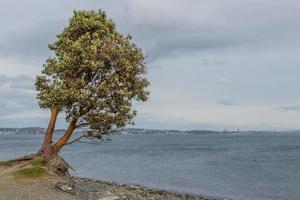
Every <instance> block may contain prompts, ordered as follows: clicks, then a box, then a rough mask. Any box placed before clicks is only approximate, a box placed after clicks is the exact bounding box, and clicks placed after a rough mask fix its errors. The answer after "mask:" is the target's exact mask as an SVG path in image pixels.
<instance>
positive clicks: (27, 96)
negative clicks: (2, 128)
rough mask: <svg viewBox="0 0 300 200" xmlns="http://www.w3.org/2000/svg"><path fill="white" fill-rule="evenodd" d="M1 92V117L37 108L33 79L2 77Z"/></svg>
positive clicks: (0, 78) (0, 77)
mask: <svg viewBox="0 0 300 200" xmlns="http://www.w3.org/2000/svg"><path fill="white" fill-rule="evenodd" d="M0 91H1V93H0V106H1V110H0V116H1V117H5V116H7V115H11V114H16V113H19V112H23V111H24V110H32V109H35V108H36V107H37V103H36V100H35V94H36V93H35V90H34V80H33V79H32V77H29V76H25V75H20V76H14V77H10V76H5V75H0Z"/></svg>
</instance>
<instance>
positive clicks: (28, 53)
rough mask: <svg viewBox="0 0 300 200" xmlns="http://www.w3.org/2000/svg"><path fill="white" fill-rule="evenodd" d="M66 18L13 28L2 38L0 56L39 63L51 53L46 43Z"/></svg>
mask: <svg viewBox="0 0 300 200" xmlns="http://www.w3.org/2000/svg"><path fill="white" fill-rule="evenodd" d="M65 24H66V20H55V21H44V22H41V23H38V24H36V25H34V26H28V27H26V28H21V29H19V30H15V31H14V32H11V33H10V34H8V35H6V36H4V37H3V38H2V40H3V41H2V42H1V43H0V49H1V52H0V56H1V57H2V58H3V57H6V58H7V57H8V58H14V59H16V58H17V59H18V60H20V61H22V62H23V63H24V62H25V63H34V64H40V63H41V62H44V61H45V60H46V59H47V57H49V56H50V55H51V52H50V50H49V49H48V44H49V43H52V42H53V41H55V37H56V35H57V34H58V33H60V32H61V31H62V30H63V27H64V26H65Z"/></svg>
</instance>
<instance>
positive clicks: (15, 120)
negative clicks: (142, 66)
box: [0, 0, 300, 130]
mask: <svg viewBox="0 0 300 200" xmlns="http://www.w3.org/2000/svg"><path fill="white" fill-rule="evenodd" d="M75 9H104V10H105V11H106V12H107V14H108V16H109V17H110V18H112V19H113V20H115V22H116V24H117V27H118V29H119V31H121V32H122V33H125V34H127V33H130V34H131V35H133V39H134V41H135V42H136V43H137V44H138V45H139V46H140V47H141V48H142V49H143V50H144V52H145V54H146V55H147V63H148V78H149V79H150V81H151V86H150V90H151V98H150V100H149V101H148V102H147V103H143V104H137V105H136V107H137V109H138V113H139V115H138V117H137V118H136V120H135V121H136V126H135V127H140V128H157V129H218V130H222V129H237V128H239V129H243V130H245V129H247V130H248V129H255V130H257V129H300V78H299V75H300V56H299V52H300V23H299V19H300V12H299V9H300V2H299V1H297V0H243V1H241V0H224V1H220V0H205V1H204V0H163V1H162V0H151V1H149V0H110V1H107V0H102V1H101V0H97V1H96V0H94V1H93V0H81V1H79V0H73V1H72V3H71V2H70V1H61V0H51V1H50V0H48V1H46V0H43V1H41V0H26V1H24V0H18V1H17V0H10V1H1V2H0V24H1V31H0V127H24V126H39V127H45V126H46V125H47V120H48V117H49V111H48V110H41V109H39V107H38V105H37V101H36V98H35V95H36V94H35V91H34V79H35V76H36V75H37V74H38V73H39V72H40V71H41V69H42V65H43V63H44V62H45V60H46V59H47V57H48V56H49V55H50V52H49V50H48V49H47V44H48V43H51V42H53V41H55V36H56V34H58V33H59V32H61V31H62V29H63V28H64V26H66V25H67V23H68V18H69V17H70V16H71V15H72V11H73V10H75ZM64 126H65V124H64V120H63V119H61V120H60V121H59V127H64Z"/></svg>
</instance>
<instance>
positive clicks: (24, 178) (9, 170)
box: [0, 160, 214, 200]
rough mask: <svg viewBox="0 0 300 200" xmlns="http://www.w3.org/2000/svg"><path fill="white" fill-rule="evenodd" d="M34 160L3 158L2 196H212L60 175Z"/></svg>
mask: <svg viewBox="0 0 300 200" xmlns="http://www.w3.org/2000/svg"><path fill="white" fill-rule="evenodd" d="M37 164H38V162H37V160H35V161H24V162H16V163H9V162H6V161H4V162H3V161H2V162H0V200H15V199H18V200H53V199H55V200H213V199H214V198H208V197H206V198H205V197H201V196H193V195H188V194H176V193H173V192H167V191H162V190H156V189H149V188H145V187H141V186H130V185H121V184H117V183H113V182H105V181H99V180H91V179H87V178H81V177H66V176H58V175H55V174H53V173H50V172H48V171H47V170H46V168H45V167H43V166H39V165H37Z"/></svg>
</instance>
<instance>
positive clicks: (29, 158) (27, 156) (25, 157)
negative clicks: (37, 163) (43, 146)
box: [8, 154, 39, 162]
mask: <svg viewBox="0 0 300 200" xmlns="http://www.w3.org/2000/svg"><path fill="white" fill-rule="evenodd" d="M38 155H39V154H31V155H26V156H23V157H20V158H16V159H13V160H8V162H21V161H28V160H34V159H35V158H36V157H37V156H38Z"/></svg>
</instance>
